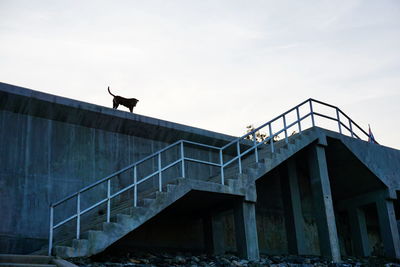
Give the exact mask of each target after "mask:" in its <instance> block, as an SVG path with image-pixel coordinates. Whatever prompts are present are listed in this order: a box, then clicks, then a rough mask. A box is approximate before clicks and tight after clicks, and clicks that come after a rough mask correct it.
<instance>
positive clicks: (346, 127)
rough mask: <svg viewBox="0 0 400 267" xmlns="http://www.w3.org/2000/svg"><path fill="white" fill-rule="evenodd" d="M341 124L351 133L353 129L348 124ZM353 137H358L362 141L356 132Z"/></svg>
mask: <svg viewBox="0 0 400 267" xmlns="http://www.w3.org/2000/svg"><path fill="white" fill-rule="evenodd" d="M340 124H341V125H342V126H343V127H344V128H346V130H347V131H349V132H351V129H350V128H349V127H348V126H347V125H346V124H344V123H343V122H340ZM343 135H344V134H343ZM353 135H354V136H355V137H357V138H358V139H360V140H362V139H361V138H360V137H359V136H358V135H357V134H356V133H355V132H354V131H353Z"/></svg>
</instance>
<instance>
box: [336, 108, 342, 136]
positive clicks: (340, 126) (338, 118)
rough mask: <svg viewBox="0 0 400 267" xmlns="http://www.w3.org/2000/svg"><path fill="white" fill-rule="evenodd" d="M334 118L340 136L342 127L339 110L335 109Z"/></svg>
mask: <svg viewBox="0 0 400 267" xmlns="http://www.w3.org/2000/svg"><path fill="white" fill-rule="evenodd" d="M336 117H337V121H338V126H339V133H340V134H342V125H341V124H340V115H339V109H338V108H336Z"/></svg>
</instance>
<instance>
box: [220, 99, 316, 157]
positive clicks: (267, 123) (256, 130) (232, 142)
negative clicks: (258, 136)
mask: <svg viewBox="0 0 400 267" xmlns="http://www.w3.org/2000/svg"><path fill="white" fill-rule="evenodd" d="M310 100H311V98H310V99H307V100H305V101H303V102H301V103H300V104H298V105H297V106H295V107H294V108H291V109H289V110H288V111H286V112H284V113H282V114H281V115H279V116H277V117H275V118H273V119H272V120H270V121H268V122H266V123H264V124H263V125H261V126H259V127H257V128H256V129H254V130H253V131H251V132H248V133H246V134H245V135H243V136H242V137H239V139H244V138H246V137H247V136H249V135H252V134H254V133H256V132H258V131H259V130H261V129H262V128H264V127H265V126H267V125H269V124H271V123H273V122H274V121H276V120H278V119H280V118H282V117H283V116H285V115H287V114H289V113H290V112H292V111H294V110H296V109H297V108H300V107H301V106H303V105H304V104H306V103H308V102H309V101H310ZM236 142H237V140H233V141H231V142H230V143H228V144H226V145H225V146H223V147H221V149H222V150H224V149H225V148H226V147H228V146H231V145H232V144H234V143H236Z"/></svg>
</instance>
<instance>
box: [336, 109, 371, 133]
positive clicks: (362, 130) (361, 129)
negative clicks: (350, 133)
mask: <svg viewBox="0 0 400 267" xmlns="http://www.w3.org/2000/svg"><path fill="white" fill-rule="evenodd" d="M338 110H339V112H340V113H341V114H342V115H343V116H345V117H346V118H347V119H348V120H350V121H351V123H352V124H353V125H355V126H356V127H357V128H358V129H359V130H360V131H361V132H362V133H363V134H365V135H366V136H367V137H369V134H368V133H367V132H366V131H364V129H363V128H361V127H360V126H359V125H358V124H357V123H355V122H354V121H353V120H352V119H351V118H350V117H349V116H347V115H346V113H344V112H343V111H342V110H340V109H339V108H338Z"/></svg>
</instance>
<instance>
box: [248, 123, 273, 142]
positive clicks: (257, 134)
mask: <svg viewBox="0 0 400 267" xmlns="http://www.w3.org/2000/svg"><path fill="white" fill-rule="evenodd" d="M254 130H255V128H254V125H252V124H250V125H248V126H246V133H250V132H252V131H254ZM255 137H256V141H257V142H265V140H267V139H268V138H269V136H268V135H267V134H266V133H264V132H261V131H257V132H255ZM245 139H247V140H251V141H254V135H253V134H250V135H248V136H246V138H245ZM273 141H274V142H277V141H279V136H277V135H275V136H274V137H273ZM265 143H270V140H268V141H267V142H265Z"/></svg>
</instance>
